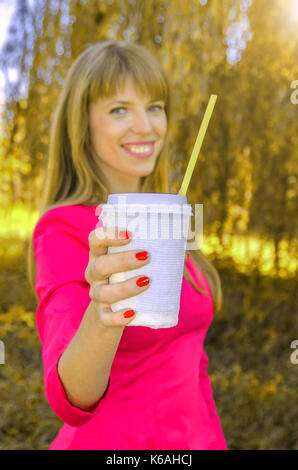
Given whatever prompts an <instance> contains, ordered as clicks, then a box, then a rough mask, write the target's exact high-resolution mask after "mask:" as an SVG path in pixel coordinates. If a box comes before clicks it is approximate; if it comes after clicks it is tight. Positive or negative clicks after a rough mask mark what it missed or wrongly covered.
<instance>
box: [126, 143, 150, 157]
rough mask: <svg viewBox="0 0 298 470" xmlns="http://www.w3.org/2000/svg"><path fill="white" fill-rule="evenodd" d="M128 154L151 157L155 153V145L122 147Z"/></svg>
mask: <svg viewBox="0 0 298 470" xmlns="http://www.w3.org/2000/svg"><path fill="white" fill-rule="evenodd" d="M122 147H123V148H124V149H125V150H126V151H127V152H128V153H130V154H134V155H140V156H149V155H151V154H152V153H153V150H154V144H153V143H150V144H148V145H145V144H142V145H128V144H127V145H123V146H122Z"/></svg>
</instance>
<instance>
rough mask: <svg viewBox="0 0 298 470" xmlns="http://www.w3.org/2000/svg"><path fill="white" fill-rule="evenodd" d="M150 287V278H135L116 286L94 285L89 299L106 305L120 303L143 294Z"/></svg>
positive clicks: (118, 283)
mask: <svg viewBox="0 0 298 470" xmlns="http://www.w3.org/2000/svg"><path fill="white" fill-rule="evenodd" d="M149 286H150V279H149V278H148V276H135V277H133V278H131V279H127V280H126V281H123V282H117V283H115V284H107V283H105V284H102V283H98V284H93V285H92V286H91V287H90V290H89V297H90V298H91V299H92V300H93V301H94V302H98V303H102V304H106V305H110V304H113V303H115V302H119V300H123V299H128V298H129V297H134V296H136V295H138V294H141V293H142V292H143V291H144V290H146V289H148V288H149Z"/></svg>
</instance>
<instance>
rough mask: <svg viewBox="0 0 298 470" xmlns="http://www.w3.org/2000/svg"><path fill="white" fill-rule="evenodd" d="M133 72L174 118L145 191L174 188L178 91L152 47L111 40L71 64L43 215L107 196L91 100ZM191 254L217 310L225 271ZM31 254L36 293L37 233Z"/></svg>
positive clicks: (55, 125) (56, 119) (53, 138)
mask: <svg viewBox="0 0 298 470" xmlns="http://www.w3.org/2000/svg"><path fill="white" fill-rule="evenodd" d="M127 76H131V77H133V79H134V83H135V84H136V86H137V87H138V88H139V90H140V91H141V92H142V93H143V95H148V96H151V97H152V98H153V99H156V100H157V99H160V100H163V101H164V102H165V112H166V115H167V122H168V132H167V136H166V139H165V143H164V146H163V148H162V150H161V152H160V154H159V157H158V159H157V162H156V165H155V168H154V171H153V172H152V173H151V174H150V175H148V176H145V177H143V178H142V179H141V191H142V192H162V193H170V192H171V191H170V181H169V153H170V146H169V140H168V136H169V135H170V134H171V127H172V119H173V118H172V114H173V113H172V91H171V89H170V86H169V82H168V79H167V77H166V75H165V73H164V71H163V70H162V68H161V66H160V63H159V61H158V59H157V58H156V57H155V55H154V54H153V53H152V52H151V51H150V50H149V49H147V48H146V47H144V46H142V45H140V44H136V43H134V42H132V41H113V40H111V41H105V42H100V43H96V44H94V45H92V46H90V47H88V48H87V49H86V50H85V51H84V52H83V53H82V54H81V55H80V56H79V57H78V58H77V59H76V60H75V61H74V62H73V64H72V66H71V67H70V69H69V70H68V73H67V76H66V79H65V83H64V86H63V89H62V91H61V94H60V98H59V101H58V105H57V107H56V110H55V113H54V116H53V121H52V126H51V132H50V143H49V154H48V166H47V170H46V174H45V186H44V191H43V194H42V200H41V205H40V210H39V218H40V217H41V216H42V215H43V214H44V213H45V212H47V211H49V210H50V209H53V208H54V207H59V206H67V205H74V204H83V205H94V206H97V205H99V204H102V203H105V202H106V201H107V197H108V190H107V187H106V186H105V183H104V181H103V179H102V177H101V174H100V172H99V171H98V167H97V164H96V159H95V158H94V153H93V152H92V149H91V142H90V134H89V127H88V115H89V105H90V103H92V102H95V101H97V99H98V98H99V97H103V98H110V97H112V96H114V95H115V94H116V93H117V89H118V87H121V86H122V85H123V83H124V80H125V78H126V77H127ZM78 110H79V112H78ZM190 256H191V258H192V259H193V260H194V261H195V262H196V263H197V265H198V266H199V268H200V269H201V270H202V272H203V274H204V276H205V278H206V280H207V282H208V284H209V287H210V290H211V293H212V298H213V305H214V311H215V312H216V311H218V310H219V309H220V307H221V304H222V291H221V283H220V278H219V275H218V273H217V271H216V269H215V268H214V266H213V265H212V264H211V263H210V262H209V261H208V260H207V258H206V257H205V256H204V255H203V253H202V252H201V251H200V250H192V251H191V252H190ZM27 259H28V262H27V273H28V278H29V282H30V285H31V287H32V289H33V291H34V293H35V295H36V292H35V282H36V260H35V256H34V245H33V233H32V236H31V240H30V241H29V249H28V258H27ZM184 276H185V278H186V279H187V280H188V281H189V282H190V284H191V285H192V286H193V287H194V288H195V289H196V290H197V291H198V292H201V293H202V294H207V292H206V291H205V289H204V288H203V287H199V286H197V285H196V284H195V282H193V280H192V279H191V277H190V275H189V273H188V271H187V269H186V268H184Z"/></svg>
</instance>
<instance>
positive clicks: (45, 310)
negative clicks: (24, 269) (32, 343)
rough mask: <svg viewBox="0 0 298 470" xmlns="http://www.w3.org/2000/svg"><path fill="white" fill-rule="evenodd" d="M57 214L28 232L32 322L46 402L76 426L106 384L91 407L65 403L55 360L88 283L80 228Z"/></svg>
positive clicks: (81, 308)
mask: <svg viewBox="0 0 298 470" xmlns="http://www.w3.org/2000/svg"><path fill="white" fill-rule="evenodd" d="M61 215H62V214H61V209H60V212H59V211H58V209H56V210H52V211H49V213H46V214H45V215H44V216H43V217H42V219H40V221H39V222H38V223H37V225H36V227H35V230H34V234H33V243H34V251H35V260H36V264H37V273H36V286H35V288H36V293H37V295H38V298H39V304H38V307H37V311H36V324H37V330H38V334H39V337H40V340H41V344H42V360H43V366H44V382H45V393H46V397H47V400H48V402H49V404H50V406H51V408H52V409H53V411H54V412H55V414H56V415H57V416H58V417H59V418H60V419H62V421H64V422H66V423H67V424H69V425H70V426H81V425H83V424H85V423H86V422H88V421H89V420H90V419H91V418H92V417H93V416H94V415H95V414H97V413H98V412H99V411H100V409H101V408H102V407H103V405H104V401H105V397H106V395H107V393H108V390H109V386H110V380H109V382H108V385H107V388H106V390H105V393H104V394H103V396H102V397H101V398H100V399H99V401H98V403H97V404H95V406H94V408H93V409H92V410H91V411H85V410H82V409H80V408H78V407H76V406H73V405H72V404H71V403H70V402H69V400H68V399H67V396H66V393H65V390H64V388H63V384H62V382H61V380H60V377H59V374H58V369H57V366H58V361H59V359H60V356H61V355H62V353H63V352H64V350H65V349H66V348H67V346H68V344H69V343H70V341H71V340H72V338H73V336H74V335H75V333H76V331H77V329H78V328H79V326H80V323H81V320H82V318H83V315H84V312H85V311H86V308H87V307H88V305H89V302H90V298H89V285H88V283H87V282H86V281H85V277H84V273H85V269H86V267H87V263H88V257H89V250H88V244H86V241H85V240H84V239H82V237H80V235H79V233H80V230H79V227H78V226H77V227H76V226H74V225H73V223H72V222H71V221H67V218H66V217H64V216H63V217H61Z"/></svg>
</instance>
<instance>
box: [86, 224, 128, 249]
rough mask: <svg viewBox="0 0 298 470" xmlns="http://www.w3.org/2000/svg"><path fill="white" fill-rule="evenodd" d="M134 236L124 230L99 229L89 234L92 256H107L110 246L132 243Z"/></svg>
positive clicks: (112, 228)
mask: <svg viewBox="0 0 298 470" xmlns="http://www.w3.org/2000/svg"><path fill="white" fill-rule="evenodd" d="M131 237H132V234H131V233H130V232H129V231H127V230H126V229H123V228H118V227H110V228H108V229H106V228H103V227H99V228H96V229H95V230H92V231H91V232H90V233H89V237H88V241H89V248H90V252H91V255H92V256H99V255H102V254H105V253H106V252H107V249H108V247H109V246H122V245H125V244H126V243H128V242H129V241H130V239H131Z"/></svg>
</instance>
